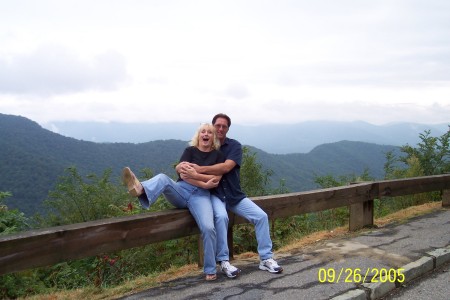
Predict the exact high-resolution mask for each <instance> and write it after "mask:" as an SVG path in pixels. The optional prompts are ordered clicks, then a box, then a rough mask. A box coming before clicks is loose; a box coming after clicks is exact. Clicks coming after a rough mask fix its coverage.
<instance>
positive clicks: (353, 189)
mask: <svg viewBox="0 0 450 300" xmlns="http://www.w3.org/2000/svg"><path fill="white" fill-rule="evenodd" d="M431 191H442V205H443V206H448V207H450V175H436V176H427V177H416V178H408V179H400V180H387V181H378V182H364V183H358V184H352V185H349V186H344V187H336V188H328V189H320V190H314V191H307V192H299V193H289V194H282V195H272V196H264V197H254V198H252V200H253V201H254V202H255V203H256V204H257V205H259V206H260V207H261V208H262V209H263V210H264V211H265V212H266V213H267V214H268V216H269V218H270V219H272V220H273V219H275V218H283V217H289V216H294V215H299V214H304V213H311V212H317V211H323V210H327V209H331V208H338V207H344V206H349V207H350V219H349V229H350V230H357V229H360V228H362V227H364V226H370V225H373V200H374V199H376V198H382V197H385V196H404V195H412V194H418V193H424V192H431ZM247 222H248V221H247V220H245V219H243V218H241V217H238V216H235V215H232V214H230V230H229V242H230V244H229V247H230V250H231V249H233V248H232V239H230V237H231V236H232V227H233V225H236V224H242V223H247ZM198 233H199V230H198V227H197V225H196V223H195V221H194V219H193V218H192V216H191V214H190V213H189V211H188V210H185V209H171V210H167V211H162V212H153V213H145V214H139V215H133V216H127V217H118V218H110V219H103V220H97V221H92V222H85V223H78V224H72V225H65V226H58V227H51V228H45V229H39V230H31V231H26V232H22V233H19V234H14V235H7V236H1V237H0V275H3V274H7V273H12V272H17V271H21V270H26V269H32V268H35V267H41V266H46V265H51V264H56V263H59V262H62V261H66V260H72V259H80V258H83V257H89V256H93V255H97V254H101V253H105V252H112V251H118V250H123V249H129V248H133V247H138V246H144V245H147V244H150V243H155V242H161V241H166V240H171V239H176V238H180V237H185V236H189V235H194V234H198ZM230 254H231V255H232V253H230Z"/></svg>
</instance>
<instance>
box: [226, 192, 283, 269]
mask: <svg viewBox="0 0 450 300" xmlns="http://www.w3.org/2000/svg"><path fill="white" fill-rule="evenodd" d="M227 207H228V209H229V210H231V211H232V212H234V213H235V214H237V215H239V216H241V217H244V218H246V219H247V220H249V221H250V222H251V223H252V224H253V225H255V233H256V240H257V242H258V254H259V257H260V260H261V263H260V265H259V268H260V269H261V270H267V271H269V272H271V273H281V272H282V271H283V269H282V268H281V267H280V266H279V265H278V264H277V262H276V261H274V260H273V259H272V257H273V252H272V239H271V238H270V230H269V218H268V216H267V214H266V213H265V212H264V211H263V210H262V209H261V208H260V207H259V206H258V205H256V204H255V203H254V202H253V201H252V200H250V199H249V198H244V199H242V200H241V201H239V203H238V204H236V205H233V206H231V205H230V206H227Z"/></svg>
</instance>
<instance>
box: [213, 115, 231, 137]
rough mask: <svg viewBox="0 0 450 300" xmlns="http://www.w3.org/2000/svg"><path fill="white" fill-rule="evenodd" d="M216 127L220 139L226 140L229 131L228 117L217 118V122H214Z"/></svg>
mask: <svg viewBox="0 0 450 300" xmlns="http://www.w3.org/2000/svg"><path fill="white" fill-rule="evenodd" d="M214 127H215V128H216V131H217V138H218V139H219V140H224V139H225V138H226V136H227V132H228V122H227V119H224V118H217V120H216V123H214Z"/></svg>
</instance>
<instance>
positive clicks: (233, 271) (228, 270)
mask: <svg viewBox="0 0 450 300" xmlns="http://www.w3.org/2000/svg"><path fill="white" fill-rule="evenodd" d="M220 269H221V270H222V272H223V273H224V274H225V275H227V277H228V278H235V277H236V276H238V275H239V273H241V270H239V269H238V268H236V267H235V266H233V265H232V264H230V262H229V261H228V260H224V261H222V262H220Z"/></svg>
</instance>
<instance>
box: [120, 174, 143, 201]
mask: <svg viewBox="0 0 450 300" xmlns="http://www.w3.org/2000/svg"><path fill="white" fill-rule="evenodd" d="M133 175H134V174H133V173H132V172H131V170H130V168H128V167H127V168H124V169H123V171H122V178H123V182H124V183H125V185H126V186H127V188H128V193H129V194H130V195H131V196H133V197H138V196H140V193H139V192H138V188H137V187H136V185H135V176H133Z"/></svg>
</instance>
